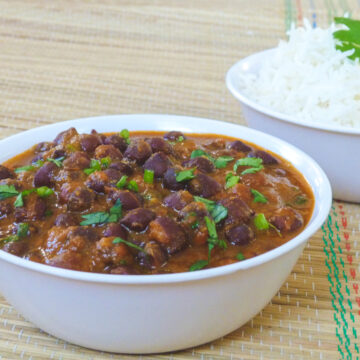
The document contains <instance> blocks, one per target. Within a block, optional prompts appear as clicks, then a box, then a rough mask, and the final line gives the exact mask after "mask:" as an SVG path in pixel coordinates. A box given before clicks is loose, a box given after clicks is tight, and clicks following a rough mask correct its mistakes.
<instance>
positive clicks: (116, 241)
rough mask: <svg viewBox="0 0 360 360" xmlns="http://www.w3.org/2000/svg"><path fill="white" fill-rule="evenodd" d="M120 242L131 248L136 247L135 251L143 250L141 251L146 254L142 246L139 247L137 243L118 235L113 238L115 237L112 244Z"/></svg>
mask: <svg viewBox="0 0 360 360" xmlns="http://www.w3.org/2000/svg"><path fill="white" fill-rule="evenodd" d="M121 243H123V244H125V245H127V246H129V247H132V248H133V249H136V250H137V251H140V252H143V253H145V254H146V251H145V250H144V249H143V248H141V247H140V246H137V245H135V244H133V243H132V242H130V241H126V240H124V239H122V238H120V237H117V238H115V239H114V240H113V244H121Z"/></svg>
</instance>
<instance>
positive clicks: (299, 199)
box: [294, 195, 308, 205]
mask: <svg viewBox="0 0 360 360" xmlns="http://www.w3.org/2000/svg"><path fill="white" fill-rule="evenodd" d="M307 201H308V199H307V197H305V196H303V195H299V196H297V197H296V198H295V200H294V204H296V205H302V204H305V203H306V202H307Z"/></svg>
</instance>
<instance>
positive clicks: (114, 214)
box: [80, 199, 122, 226]
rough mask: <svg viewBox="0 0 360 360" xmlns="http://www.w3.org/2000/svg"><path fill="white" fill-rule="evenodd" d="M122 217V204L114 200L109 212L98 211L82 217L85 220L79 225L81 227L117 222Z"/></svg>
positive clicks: (118, 200)
mask: <svg viewBox="0 0 360 360" xmlns="http://www.w3.org/2000/svg"><path fill="white" fill-rule="evenodd" d="M121 216H122V204H121V201H120V199H117V200H116V203H115V205H114V206H113V207H112V208H110V210H109V212H105V211H98V212H94V213H91V214H86V215H82V217H83V218H84V219H85V220H84V221H82V222H81V223H80V225H81V226H87V225H95V224H105V223H114V222H117V221H118V220H119V219H120V218H121Z"/></svg>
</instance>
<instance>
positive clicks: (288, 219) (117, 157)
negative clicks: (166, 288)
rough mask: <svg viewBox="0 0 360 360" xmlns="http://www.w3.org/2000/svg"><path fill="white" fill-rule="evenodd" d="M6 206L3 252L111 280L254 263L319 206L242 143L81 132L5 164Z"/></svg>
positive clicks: (283, 167) (303, 185)
mask: <svg viewBox="0 0 360 360" xmlns="http://www.w3.org/2000/svg"><path fill="white" fill-rule="evenodd" d="M240 159H243V160H240ZM239 160H240V162H239ZM236 164H237V166H236ZM234 166H235V169H234ZM152 177H154V178H153V179H152ZM0 199H1V200H0V239H1V240H0V248H2V250H4V251H7V252H10V253H12V254H15V255H17V256H20V257H23V258H25V259H28V260H31V261H36V262H39V263H43V264H48V265H51V266H57V267H62V268H68V269H73V270H80V271H88V272H97V273H111V274H161V273H176V272H185V271H190V270H191V271H193V270H200V269H203V268H209V267H216V266H221V265H226V264H231V263H234V262H237V261H242V260H243V259H249V258H251V257H254V256H257V255H259V254H262V253H264V252H266V251H269V250H271V249H274V248H276V247H278V246H280V245H282V244H284V243H285V242H287V241H289V240H290V239H291V238H293V237H295V236H296V235H297V234H298V233H299V232H301V231H302V230H303V229H304V227H305V226H306V224H307V222H308V221H309V219H310V217H311V214H312V211H313V205H314V197H313V194H312V191H311V189H310V187H309V185H308V183H307V182H306V180H305V179H304V177H303V176H302V175H301V174H300V173H299V172H298V171H297V170H296V169H295V168H294V167H293V166H292V165H291V164H290V163H288V162H287V161H285V160H284V159H282V158H280V157H279V156H277V155H274V154H272V153H270V152H269V151H266V150H263V149H261V148H260V147H258V146H256V145H254V144H250V143H247V142H245V141H242V140H241V141H240V140H238V139H235V138H231V137H227V136H223V135H208V134H207V135H198V134H182V133H179V132H175V131H173V132H169V133H166V134H165V133H163V132H145V131H143V132H133V133H131V134H130V137H129V136H128V132H127V131H123V132H121V133H120V134H117V133H116V134H115V133H114V134H99V133H97V132H96V131H92V133H91V134H78V133H77V131H76V130H75V129H74V128H71V129H69V130H67V131H64V132H62V133H60V134H59V135H58V136H57V137H56V138H55V139H54V140H53V141H49V142H43V143H40V144H38V145H36V146H34V147H33V148H31V149H30V150H28V151H26V152H24V153H23V154H20V155H18V156H16V157H14V158H12V159H10V160H8V161H7V162H6V163H5V164H4V165H2V166H0Z"/></svg>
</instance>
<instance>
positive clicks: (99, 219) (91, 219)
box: [80, 211, 110, 226]
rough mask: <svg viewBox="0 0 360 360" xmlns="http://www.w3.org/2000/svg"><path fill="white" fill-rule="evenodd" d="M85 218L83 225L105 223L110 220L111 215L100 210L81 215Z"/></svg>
mask: <svg viewBox="0 0 360 360" xmlns="http://www.w3.org/2000/svg"><path fill="white" fill-rule="evenodd" d="M81 216H82V217H83V218H84V219H85V220H84V221H82V222H81V223H80V225H81V226H87V225H95V224H104V223H106V222H107V221H108V219H109V217H110V215H109V214H108V213H106V212H104V211H98V212H94V213H91V214H87V215H81Z"/></svg>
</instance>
